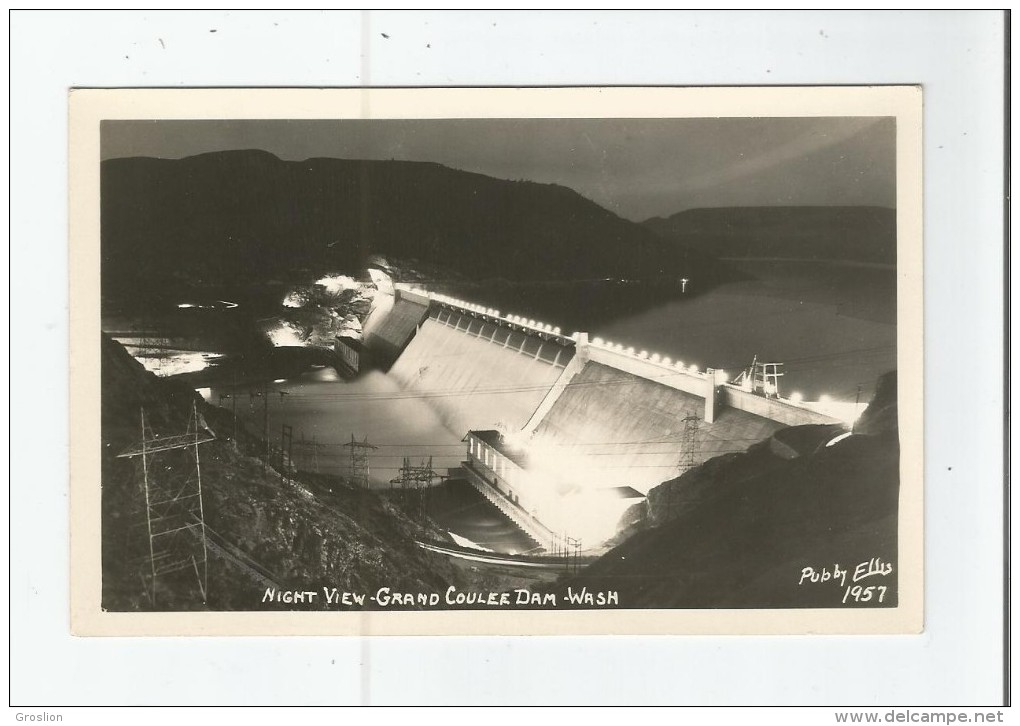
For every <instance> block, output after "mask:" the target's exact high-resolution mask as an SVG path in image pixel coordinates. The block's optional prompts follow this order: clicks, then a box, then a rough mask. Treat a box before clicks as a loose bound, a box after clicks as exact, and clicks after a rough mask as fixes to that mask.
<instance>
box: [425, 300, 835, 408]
mask: <svg viewBox="0 0 1020 726" xmlns="http://www.w3.org/2000/svg"><path fill="white" fill-rule="evenodd" d="M429 298H431V299H432V300H436V301H438V302H441V303H446V304H447V305H453V306H456V307H459V308H463V309H464V310H469V311H471V312H474V313H478V314H479V315H488V316H490V317H494V318H500V317H502V319H504V320H506V321H507V322H509V323H513V324H514V325H521V326H524V327H528V328H532V329H533V330H537V331H540V332H543V333H551V334H552V335H562V334H563V333H562V331H561V329H560V328H558V327H555V326H553V325H549V324H548V323H543V322H541V321H538V320H534V319H532V318H525V317H523V316H521V315H511V314H507V315H501V314H500V311H499V310H496V309H495V308H487V307H485V306H484V305H476V304H474V303H469V302H467V301H465V300H458V299H457V298H453V297H450V296H449V295H441V294H438V293H429ZM570 337H571V338H572V339H573V340H577V339H578V337H579V336H578V334H577V333H574V334H573V335H572V336H570ZM592 344H593V345H597V346H599V347H600V348H605V349H606V350H611V351H615V352H616V353H623V354H625V355H629V356H633V357H635V358H638V359H640V360H647V361H649V362H651V363H655V364H656V365H661V366H666V367H672V368H675V369H676V370H678V371H684V372H686V373H692V374H698V375H708V374H709V372H708V371H706V372H705V373H702V372H701V371H699V370H698V366H696V365H694V364H692V365H690V366H684V362H683V361H679V360H678V361H674V360H672V359H671V358H670V357H669V356H665V355H660V354H658V353H649V352H648V351H647V350H641V351H637V350H635V349H634V347H633V346H631V347H626V346H624V345H623V344H622V343H613V342H612V341H609V340H603V339H602V338H595V339H594V340H592ZM711 374H712V375H714V376H715V379H716V380H717V381H726V380H728V379H727V376H726V372H725V371H723V370H715V371H711ZM787 400H789V401H790V402H791V403H800V402H801V401H803V400H804V397H803V396H802V395H801V394H800V393H796V392H794V393H791V394H790V396H789V398H788V399H787ZM830 400H831V399H830V398H829V396H822V397H821V398H819V400H818V401H819V403H828V402H830Z"/></svg>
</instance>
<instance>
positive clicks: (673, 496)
mask: <svg viewBox="0 0 1020 726" xmlns="http://www.w3.org/2000/svg"><path fill="white" fill-rule="evenodd" d="M682 420H683V424H684V430H683V433H682V434H681V436H680V457H679V459H678V460H677V467H678V468H679V469H680V476H683V475H684V474H685V473H687V472H688V471H690V470H691V469H693V468H694V466H695V454H697V451H698V424H699V423H700V422H701V419H699V418H698V417H697V416H696V415H695V414H693V413H692V414H690V415H688V416H685V417H684V418H683V419H682ZM682 488H683V485H681V484H680V482H679V481H677V482H675V483H674V484H673V486H672V487H670V489H669V497H668V518H669V519H676V517H677V516H679V514H680V504H681V502H682V500H683V497H682Z"/></svg>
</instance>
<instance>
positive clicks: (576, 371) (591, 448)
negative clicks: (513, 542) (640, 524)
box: [365, 285, 838, 547]
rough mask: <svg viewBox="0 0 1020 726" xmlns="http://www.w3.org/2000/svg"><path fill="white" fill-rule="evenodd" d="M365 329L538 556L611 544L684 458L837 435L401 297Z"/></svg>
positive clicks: (419, 296) (770, 401)
mask: <svg viewBox="0 0 1020 726" xmlns="http://www.w3.org/2000/svg"><path fill="white" fill-rule="evenodd" d="M372 317H373V318H374V319H370V320H369V321H367V323H366V336H365V341H366V346H368V347H370V348H372V347H374V348H375V350H376V351H377V353H376V355H377V356H379V358H380V359H383V360H392V364H391V365H390V368H389V374H390V375H391V376H392V377H393V378H394V379H395V380H396V381H397V382H398V383H399V384H400V386H401V387H402V388H403V389H404V390H406V391H407V392H408V393H409V394H414V395H416V396H417V397H420V398H421V399H423V400H425V401H427V402H428V403H429V405H430V406H431V407H432V408H434V410H435V411H436V412H437V413H438V414H439V416H440V418H441V419H442V421H443V423H444V424H445V425H446V426H447V427H448V428H450V429H451V430H453V431H454V432H457V433H459V434H463V435H464V436H465V437H466V439H467V440H468V442H467V445H466V448H467V451H466V452H465V457H466V460H467V461H466V462H465V463H466V464H467V466H466V472H467V473H468V475H469V479H471V480H472V483H473V484H474V485H475V486H476V488H478V489H479V490H480V491H481V492H482V493H483V494H484V495H485V496H486V497H487V498H489V499H490V501H494V502H497V503H498V504H499V505H500V506H499V508H500V509H501V510H503V511H504V513H506V514H507V515H508V516H510V517H511V518H515V521H517V522H518V524H519V526H521V528H522V529H524V530H525V531H527V532H528V533H529V535H531V536H532V537H534V538H535V539H536V540H537V541H539V543H540V544H541V545H543V546H545V547H548V546H549V545H550V542H551V541H552V540H554V539H556V538H557V537H563V536H566V537H570V536H574V537H576V536H579V535H583V536H585V538H586V541H587V542H589V543H591V542H593V541H596V540H598V539H600V538H601V539H605V538H608V537H609V536H611V535H612V533H613V531H614V530H615V525H616V522H617V521H618V520H619V517H620V515H621V514H622V512H623V511H624V509H626V507H627V506H630V505H631V504H633V503H634V502H635V501H640V499H641V498H642V497H644V496H645V495H646V494H647V493H648V491H649V490H650V489H652V488H653V487H655V486H657V485H658V484H660V483H662V482H663V481H666V480H669V479H672V478H674V477H676V476H677V473H678V468H679V466H680V462H681V457H684V459H685V460H686V461H687V462H688V464H693V465H697V464H700V463H703V462H704V461H706V460H708V459H710V458H713V457H715V456H718V455H721V454H725V453H734V452H740V451H745V450H746V449H747V448H749V447H750V446H752V445H753V444H755V443H757V442H760V441H762V440H764V439H767V438H768V437H770V436H771V435H772V434H773V433H774V432H775V431H777V430H778V429H780V428H783V427H785V426H789V425H797V424H808V423H811V424H832V423H838V421H837V420H836V419H835V418H834V417H832V416H828V415H825V414H823V413H820V412H818V411H817V410H813V409H812V408H811V407H810V406H808V405H806V404H803V403H800V402H794V401H790V400H787V399H781V398H779V397H776V396H773V397H764V396H761V395H756V394H755V393H753V392H749V391H747V390H744V389H742V388H741V387H739V386H735V385H732V384H730V383H728V382H727V381H726V379H725V378H723V377H722V374H721V372H718V371H713V370H712V369H707V370H705V371H699V370H697V369H694V368H693V367H687V368H685V367H684V366H683V365H682V364H674V363H672V362H670V361H669V360H668V359H665V360H663V359H659V358H658V356H649V355H648V354H647V353H645V352H643V351H642V352H635V351H633V350H632V349H629V350H623V349H622V348H621V347H620V346H613V345H612V344H610V343H605V342H604V341H601V340H600V339H597V338H596V339H595V340H593V341H589V339H588V336H587V334H585V333H574V334H572V335H569V336H568V335H564V334H562V333H561V332H560V331H559V329H558V328H552V326H549V325H545V324H543V323H538V322H536V321H533V320H524V319H522V318H517V317H516V316H504V315H502V314H501V313H500V312H499V311H496V310H492V309H487V308H484V307H481V306H478V305H473V304H470V303H465V302H462V301H457V300H453V299H450V298H447V297H445V296H441V295H431V294H427V293H421V292H417V291H413V290H410V289H408V288H405V287H403V286H401V285H397V286H396V289H395V290H394V296H393V301H392V304H389V303H388V301H387V304H385V305H383V306H381V307H380V308H379V310H378V311H375V312H373V315H372ZM691 421H696V424H695V432H694V434H693V435H692V434H691V433H690V428H691V423H690V422H691ZM593 520H596V521H593Z"/></svg>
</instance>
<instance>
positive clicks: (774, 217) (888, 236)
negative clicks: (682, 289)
mask: <svg viewBox="0 0 1020 726" xmlns="http://www.w3.org/2000/svg"><path fill="white" fill-rule="evenodd" d="M642 224H643V225H644V226H645V227H646V228H647V229H650V230H652V231H653V232H655V233H656V234H658V235H659V236H660V237H662V238H663V239H665V240H669V241H671V242H675V243H679V244H680V245H681V246H682V248H683V249H686V250H690V251H692V252H700V253H704V254H710V255H713V256H715V257H777V258H786V259H808V260H840V261H851V262H870V263H881V264H887V265H892V264H896V210H895V209H887V208H885V207H720V208H711V209H689V210H687V211H684V212H679V213H677V214H674V215H672V216H670V217H666V218H663V217H653V218H652V219H648V220H646V221H644V222H643V223H642Z"/></svg>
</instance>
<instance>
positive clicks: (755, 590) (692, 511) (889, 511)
mask: <svg viewBox="0 0 1020 726" xmlns="http://www.w3.org/2000/svg"><path fill="white" fill-rule="evenodd" d="M895 401H896V386H895V376H894V375H893V374H889V375H887V376H885V377H883V379H882V380H881V382H880V384H879V386H878V389H877V393H876V396H875V400H874V401H873V402H872V404H871V406H870V407H869V410H868V414H866V415H865V416H863V417H862V419H861V421H860V422H859V423H858V426H857V429H856V432H857V433H855V434H854V435H853V436H851V437H848V438H845V439H843V440H841V441H839V442H838V443H835V444H834V445H832V446H828V447H827V446H825V442H826V441H829V440H831V438H832V437H831V433H830V435H825V436H822V435H821V434H823V433H824V432H822V431H819V430H817V428H818V427H795V429H797V428H800V429H816V430H805V431H803V432H799V433H801V434H803V435H800V436H795V437H794V438H797V439H798V440H800V441H806V440H807V439H808V438H812V437H813V438H815V439H816V443H815V444H814V445H812V446H810V447H806V448H805V449H804V451H805V453H803V454H802V455H800V456H797V457H795V458H783V457H780V456H777V455H776V453H774V449H773V447H771V446H770V444H769V442H768V441H766V442H763V443H761V444H758V445H756V446H754V447H752V448H751V449H750V450H748V451H747V452H746V453H743V454H726V455H724V456H721V457H717V458H715V459H711V460H709V461H708V462H706V463H705V464H703V465H702V466H700V467H697V468H695V469H692V470H691V471H689V472H687V473H685V474H684V475H683V476H681V477H679V478H677V479H674V480H672V481H669V482H666V483H664V484H662V485H660V486H659V487H657V488H656V489H653V490H652V491H651V492H650V494H649V506H650V507H651V510H652V511H651V517H650V519H651V521H652V522H655V523H660V524H658V526H653V527H651V528H649V529H646V530H644V531H640V532H638V533H637V534H635V535H634V536H633V537H631V538H630V539H627V540H625V541H624V542H623V543H622V544H620V545H619V546H617V547H615V548H614V549H612V550H611V551H609V552H608V553H607V554H606V555H604V556H603V557H602V558H600V559H599V560H598V561H596V562H595V563H593V564H592V565H591V566H589V567H588V568H586V569H585V570H584V571H583V572H582V573H581V574H580V575H579V576H578V577H577V578H576V579H575V580H573V581H572V582H571V583H568V584H572V585H574V586H575V587H577V586H584V585H586V586H588V587H589V588H594V589H605V588H615V589H617V590H619V591H620V593H621V594H620V603H621V605H622V606H624V607H662V608H671V607H680V608H688V607H689V608H699V607H708V608H762V607H840V606H842V605H843V596H844V593H845V589H844V587H841V586H834V585H833V584H832V583H831V582H830V583H810V582H807V583H804V584H801V582H800V580H801V576H802V572H803V568H805V567H813V568H815V569H816V570H818V571H821V570H822V568H825V567H828V568H830V569H831V568H832V567H833V565H834V564H836V563H839V564H840V565H841V566H842V567H843V568H849V569H850V571H851V573H852V572H853V570H854V568H855V567H856V566H857V565H859V564H860V563H867V562H869V561H870V560H872V558H880V559H881V560H882V561H883V562H885V563H893V570H892V573H891V575H888V576H881V577H879V576H874V577H872V578H869V579H867V580H863V581H862V582H860V583H859V584H862V585H863V586H869V585H883V586H885V587H886V588H887V591H886V593H885V597H884V600H883V602H882V603H881V605H883V606H895V605H896V578H897V570H896V564H895V563H896V554H897V538H896V532H897V511H898V498H899V445H898V441H897V428H896V405H895ZM795 429H785V430H784V431H787V432H792V433H793V434H796V433H798V432H796V430H795ZM790 440H792V439H791V438H790V437H789V436H788V437H787V441H790ZM852 584H854V583H852V581H851V577H850V576H848V577H847V579H846V585H847V586H850V585H852ZM846 604H847V605H854V604H855V603H854V602H853V601H852V600H851V601H850V602H848V603H846ZM862 604H863V603H862ZM868 604H869V605H877V604H879V603H877V602H874V601H872V602H869V603H868Z"/></svg>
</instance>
